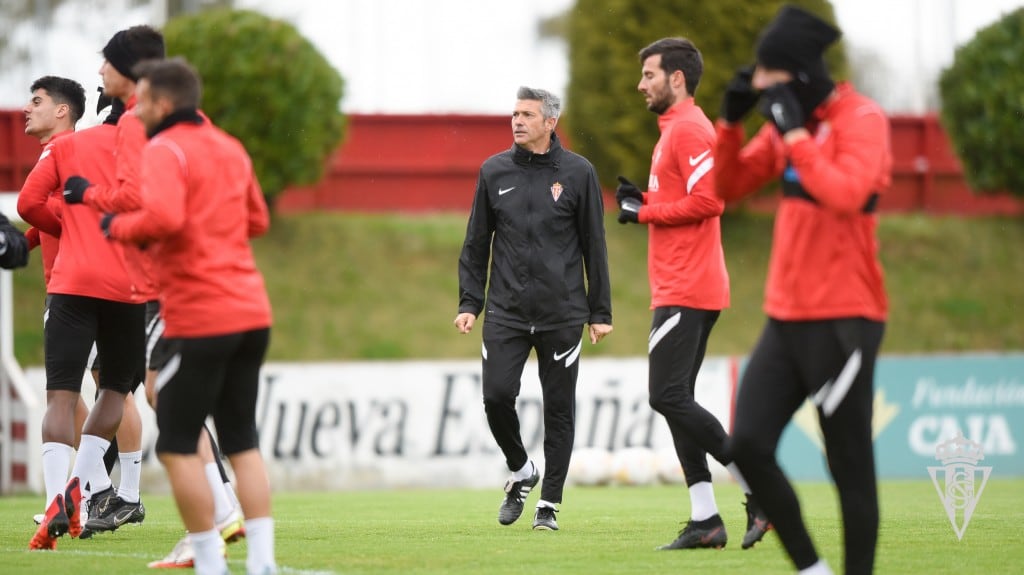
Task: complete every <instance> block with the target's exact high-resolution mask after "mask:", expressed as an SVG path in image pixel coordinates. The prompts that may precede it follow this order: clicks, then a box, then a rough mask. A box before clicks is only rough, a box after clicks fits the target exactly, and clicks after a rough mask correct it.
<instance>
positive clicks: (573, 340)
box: [483, 321, 583, 503]
mask: <svg viewBox="0 0 1024 575" xmlns="http://www.w3.org/2000/svg"><path fill="white" fill-rule="evenodd" d="M582 330H583V326H582V325H578V326H573V327H568V328H564V329H558V330H553V331H543V332H536V333H530V332H529V330H521V329H514V328H510V327H506V326H503V325H499V324H496V323H494V322H492V321H484V331H483V394H484V411H485V412H486V413H487V424H488V425H489V426H490V428H491V434H492V435H493V436H494V440H495V441H496V442H497V443H498V447H499V448H501V452H502V453H503V454H504V455H505V463H506V465H508V468H509V469H510V470H513V471H515V470H517V469H520V468H522V467H523V466H524V465H526V462H527V461H528V459H529V456H528V455H527V453H526V448H525V447H524V446H523V438H522V435H521V433H520V430H519V415H518V414H517V413H516V398H517V397H518V396H519V389H520V387H521V384H522V382H521V378H522V375H523V366H524V365H525V364H526V359H527V358H528V357H529V355H530V350H536V351H537V363H538V371H539V374H538V375H539V376H540V385H541V393H542V395H543V400H544V460H545V465H544V466H545V469H544V481H543V483H542V484H541V493H540V497H541V499H543V500H545V501H549V502H551V503H561V502H562V489H563V487H564V486H565V478H566V475H567V473H568V471H569V459H570V458H571V456H572V446H573V440H574V439H575V434H576V426H575V417H576V413H575V409H576V378H577V375H579V366H580V362H579V357H580V351H581V350H582V347H583V340H582V339H581V337H580V336H581V333H582Z"/></svg>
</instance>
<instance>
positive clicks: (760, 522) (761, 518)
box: [740, 494, 772, 549]
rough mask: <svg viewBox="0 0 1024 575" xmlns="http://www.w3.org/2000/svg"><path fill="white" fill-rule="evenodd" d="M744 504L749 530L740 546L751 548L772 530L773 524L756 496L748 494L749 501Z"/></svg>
mask: <svg viewBox="0 0 1024 575" xmlns="http://www.w3.org/2000/svg"><path fill="white" fill-rule="evenodd" d="M743 505H744V507H746V508H747V532H746V533H745V534H744V535H743V543H742V544H741V545H740V546H741V547H743V548H744V549H750V548H751V547H753V546H754V544H755V543H757V542H758V541H760V540H761V539H763V538H764V534H765V533H768V531H770V530H771V528H772V524H771V523H770V522H769V521H768V516H767V515H765V514H764V510H763V509H761V506H760V505H758V504H757V501H756V500H755V499H754V496H752V495H749V494H748V495H747V501H746V502H745V503H744V504H743Z"/></svg>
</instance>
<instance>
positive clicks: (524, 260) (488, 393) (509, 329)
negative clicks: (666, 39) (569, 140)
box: [455, 87, 612, 530]
mask: <svg viewBox="0 0 1024 575" xmlns="http://www.w3.org/2000/svg"><path fill="white" fill-rule="evenodd" d="M517 98H518V100H517V102H516V107H515V111H514V112H513V113H512V135H513V139H514V141H515V144H514V145H513V146H512V148H511V149H510V150H506V151H504V152H501V153H499V154H496V155H494V156H491V157H490V158H488V159H487V161H485V162H484V164H483V166H482V167H481V168H480V176H479V179H478V180H477V186H476V195H475V197H474V198H473V211H472V213H471V214H470V216H469V224H468V226H467V227H466V240H465V243H464V244H463V246H462V255H461V256H460V257H459V314H458V316H457V317H456V318H455V327H456V328H457V329H458V330H459V331H460V332H461V333H469V332H470V330H472V329H473V324H474V323H475V321H476V318H477V316H478V315H480V312H481V311H483V310H484V287H485V285H486V284H487V276H488V266H487V263H488V260H490V262H491V265H490V287H489V289H488V292H487V299H486V304H487V305H486V308H487V322H486V323H485V324H484V332H483V395H484V409H485V411H486V413H487V423H488V425H490V428H491V433H492V434H493V435H494V439H495V441H496V442H497V443H498V446H499V447H500V448H501V451H502V453H503V454H504V455H505V461H506V464H507V465H508V468H509V470H510V471H511V472H512V477H510V478H509V480H508V481H507V482H506V484H505V498H504V500H503V501H502V504H501V507H500V509H499V511H498V521H499V522H500V523H501V524H502V525H509V524H511V523H513V522H515V521H516V520H517V519H519V516H520V515H521V514H522V512H523V505H524V500H525V499H526V496H527V495H528V494H529V493H530V490H531V489H532V488H533V487H534V486H536V485H537V483H538V482H539V480H540V472H539V470H538V469H537V467H536V466H535V465H534V463H533V461H531V460H530V458H529V456H528V455H527V453H526V449H525V447H524V446H523V440H522V437H521V435H520V431H519V416H518V415H517V413H516V397H517V396H518V395H519V388H520V377H521V376H522V373H523V366H524V364H525V363H526V359H527V357H528V356H529V355H530V350H531V349H534V350H536V351H537V363H538V364H539V365H538V367H539V372H540V373H539V375H540V382H541V390H542V393H543V397H544V430H545V435H544V459H545V462H546V463H545V467H546V469H545V474H544V484H543V486H542V487H541V497H540V501H539V502H538V503H537V511H536V514H535V515H534V521H533V528H534V529H552V530H553V529H558V524H557V523H556V522H555V511H557V509H556V507H555V506H556V505H557V504H559V503H561V502H562V488H563V486H564V485H565V478H566V473H567V471H568V469H569V458H570V456H571V455H572V445H573V437H574V435H575V426H574V413H573V411H574V403H575V399H576V377H577V375H578V373H579V361H578V360H579V355H580V350H581V348H582V346H583V341H582V339H581V337H580V336H581V332H582V330H583V325H584V324H589V336H590V341H591V343H597V342H599V341H601V338H603V337H604V336H606V335H607V334H609V333H611V331H612V326H611V323H612V306H611V293H610V292H611V288H610V284H609V280H608V252H607V248H606V246H605V238H604V203H603V201H602V198H601V188H600V186H599V185H598V182H597V174H596V173H595V171H594V167H593V166H592V165H591V164H590V162H588V161H587V160H586V158H584V157H582V156H580V155H577V154H574V153H572V152H570V151H568V150H565V149H563V148H562V146H561V144H560V143H559V141H558V137H557V136H556V135H555V124H556V123H557V122H558V114H559V111H560V107H561V104H560V102H559V100H558V98H557V97H555V96H554V95H552V94H551V93H549V92H547V91H545V90H537V89H532V88H525V87H524V88H520V89H519V93H518V95H517ZM584 274H586V281H584Z"/></svg>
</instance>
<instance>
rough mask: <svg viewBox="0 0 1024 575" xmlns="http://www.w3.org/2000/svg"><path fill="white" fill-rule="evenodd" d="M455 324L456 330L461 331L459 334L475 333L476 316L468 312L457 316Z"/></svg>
mask: <svg viewBox="0 0 1024 575" xmlns="http://www.w3.org/2000/svg"><path fill="white" fill-rule="evenodd" d="M454 323H455V329H457V330H459V333H469V332H471V331H473V324H474V323H476V316H475V315H473V314H471V313H469V312H468V311H466V312H462V313H460V314H459V315H457V316H455V322H454Z"/></svg>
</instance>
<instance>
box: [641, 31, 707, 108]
mask: <svg viewBox="0 0 1024 575" xmlns="http://www.w3.org/2000/svg"><path fill="white" fill-rule="evenodd" d="M655 54H661V69H662V70H664V71H665V74H672V72H675V71H676V70H679V71H680V72H682V73H683V76H684V77H685V78H686V92H687V93H688V94H689V95H691V96H693V95H695V94H696V93H697V85H698V84H700V77H701V75H702V74H703V73H704V58H702V57H701V55H700V50H698V49H697V46H695V45H694V44H693V42H691V41H689V40H687V39H686V38H662V39H661V40H658V41H656V42H653V43H651V44H650V45H649V46H647V47H646V48H644V49H643V50H640V63H641V64H643V63H644V61H645V60H647V59H648V58H650V57H651V56H654V55H655Z"/></svg>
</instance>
